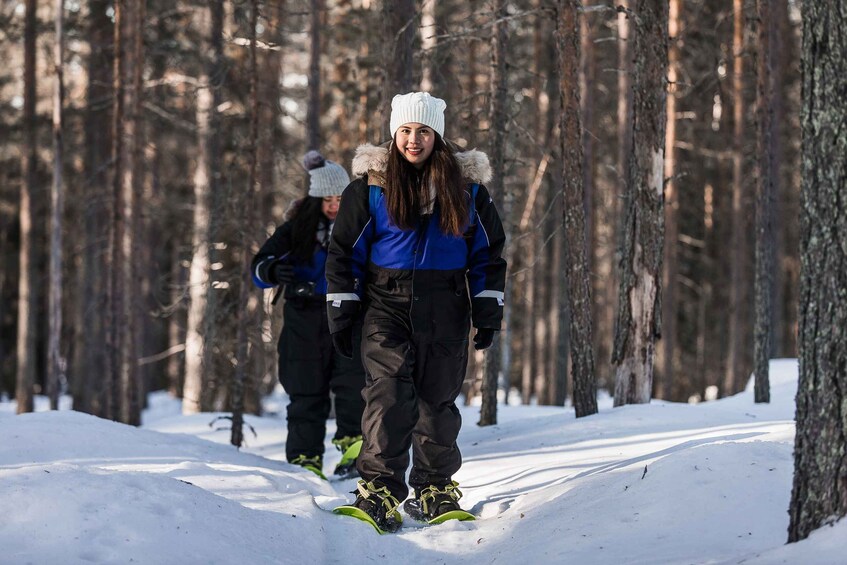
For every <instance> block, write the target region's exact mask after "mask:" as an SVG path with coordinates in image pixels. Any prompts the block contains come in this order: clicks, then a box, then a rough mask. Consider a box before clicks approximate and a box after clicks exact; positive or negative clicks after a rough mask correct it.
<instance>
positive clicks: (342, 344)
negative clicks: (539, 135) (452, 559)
mask: <svg viewBox="0 0 847 565" xmlns="http://www.w3.org/2000/svg"><path fill="white" fill-rule="evenodd" d="M445 108H446V104H445V103H444V101H443V100H441V99H439V98H435V97H433V96H431V95H430V94H429V93H426V92H413V93H409V94H405V95H398V96H395V97H394V100H393V102H392V110H391V121H390V129H391V134H392V140H391V141H390V142H389V143H388V144H386V145H383V146H379V147H375V146H372V145H365V146H362V147H359V148H358V149H357V152H356V156H355V158H354V160H353V174H354V175H357V176H358V175H361V178H358V179H356V180H354V181H353V182H352V183H351V184H350V185H349V186H348V187H347V188H346V189H345V191H344V194H343V197H342V200H341V207H340V209H339V212H338V218H337V220H336V225H335V229H334V230H333V232H332V236H331V237H330V246H329V258H328V259H327V272H326V276H327V283H328V288H327V297H326V298H327V301H328V302H329V304H330V306H329V308H328V309H327V312H328V315H329V324H330V331H331V332H332V338H333V343H334V344H335V346H336V348H337V350H338V351H339V352H340V353H342V354H343V355H346V356H350V355H351V354H353V353H355V351H356V349H357V348H356V347H355V344H354V341H353V337H352V336H353V335H354V334H353V330H354V323H355V320H357V319H359V317H360V316H361V315H362V314H363V316H364V322H363V324H364V325H363V333H362V336H363V337H362V344H361V355H362V360H363V363H364V365H365V370H366V373H367V375H366V383H365V389H364V391H363V396H364V397H365V412H364V416H363V421H362V431H363V437H364V444H363V446H362V451H361V454H360V456H359V459H358V463H357V465H358V469H359V474H360V475H361V477H362V480H361V481H360V482H359V485H358V496H357V497H356V500H355V502H353V505H352V506H353V507H355V508H350V507H344V508H342V509H339V510H338V512H339V513H351V514H356V510H355V509H358V510H360V511H363V512H365V513H367V514H368V515H369V516H370V517H371V519H372V520H373V522H374V523H375V524H376V525H377V526H378V528H379V529H380V530H382V531H394V530H396V529H397V528H398V527H399V526H400V522H401V521H402V519H401V516H400V514H399V512H398V511H397V507H398V506H399V501H402V500H404V499H405V498H406V496H407V495H408V493H409V487H408V486H407V485H406V481H405V473H406V470H407V468H408V466H409V448H410V447H411V448H412V470H411V474H410V476H409V484H410V485H411V486H412V487H413V488H414V498H413V499H410V501H407V503H406V505H404V508H405V509H406V511H407V513H408V514H410V515H413V516H415V517H418V518H419V519H421V518H422V519H425V520H427V521H433V520H436V519H437V518H438V517H439V516H441V515H443V514H445V513H446V512H450V511H458V510H460V508H459V505H458V500H459V497H460V496H461V493H460V492H459V490H458V488H456V487H457V483H456V482H455V481H453V478H452V477H453V474H454V473H456V472H457V471H458V470H459V467H460V466H461V462H462V459H461V454H460V452H459V448H458V446H457V444H456V438H457V436H458V433H459V429H460V427H461V416H460V414H459V410H458V408H457V407H456V404H455V400H456V398H457V397H458V395H459V392H460V390H461V386H462V382H463V380H464V377H465V371H466V368H467V361H468V359H467V350H468V336H469V332H470V325H471V322H472V323H473V326H474V327H475V328H476V332H475V335H474V344H475V347H476V349H485V348H487V347H489V346H490V345H491V343H492V340H493V338H494V333H495V332H496V331H497V330H499V329H500V322H501V319H502V310H503V296H504V294H503V291H504V286H505V278H506V262H505V260H504V259H503V258H502V257H501V252H502V249H503V245H504V242H505V235H504V232H503V226H502V224H501V222H500V218H499V216H498V214H497V210H496V209H495V207H494V204H493V202H492V199H491V197H490V196H489V193H488V190H487V189H486V188H485V186H483V185H482V184H481V183H483V182H486V181H487V180H489V179H490V176H491V174H490V167H489V165H488V157H487V156H486V155H485V154H484V153H482V152H480V151H476V150H471V151H461V150H459V149H458V148H457V147H455V146H453V145H452V144H449V143H448V142H446V141H445V140H444V137H443V135H444V109H445ZM410 504H411V506H410ZM410 508H413V509H414V510H415V511H416V512H415V514H413V513H412V512H411V511H410Z"/></svg>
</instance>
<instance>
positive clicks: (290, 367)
mask: <svg viewBox="0 0 847 565" xmlns="http://www.w3.org/2000/svg"><path fill="white" fill-rule="evenodd" d="M359 339H361V333H360V327H358V326H357V327H355V328H354V334H353V343H354V347H353V351H354V354H353V359H352V360H350V359H346V358H344V357H342V356H341V355H338V354H337V353H336V352H335V350H334V348H333V346H332V337H331V336H330V333H329V327H328V323H327V317H326V297H325V296H315V297H310V298H290V299H287V300H286V302H285V306H284V308H283V328H282V333H281V334H280V337H279V381H280V383H282V386H283V388H285V392H286V393H288V396H289V398H290V402H289V404H288V439H287V440H286V443H285V456H286V458H287V459H288V460H289V461H291V460H293V459H294V458H296V457H297V456H298V455H306V456H307V457H313V456H315V455H321V456H322V455H323V453H324V436H325V435H326V420H327V418H328V417H329V413H330V407H331V406H330V391H332V393H333V394H335V418H336V424H337V431H336V432H335V438H336V439H340V438H343V437H345V436H358V435H361V433H362V431H361V420H362V410H363V408H364V400H363V399H362V387H363V386H364V384H365V373H364V369H363V368H362V360H361V357H360V356H359V351H358V349H359V348H358V347H355V345H358V343H359V341H358V340H359Z"/></svg>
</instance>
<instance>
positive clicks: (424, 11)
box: [420, 0, 446, 96]
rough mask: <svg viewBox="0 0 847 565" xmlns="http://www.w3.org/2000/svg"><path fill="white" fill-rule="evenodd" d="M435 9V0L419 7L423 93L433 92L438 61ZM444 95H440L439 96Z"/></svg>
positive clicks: (436, 5)
mask: <svg viewBox="0 0 847 565" xmlns="http://www.w3.org/2000/svg"><path fill="white" fill-rule="evenodd" d="M437 8H438V1H437V0H429V1H428V2H424V3H423V4H422V5H421V30H420V32H421V51H422V53H421V90H423V91H424V92H435V90H434V86H435V79H434V76H435V68H434V67H435V64H436V63H435V61H437V59H438V58H437V57H436V53H435V49H436V46H437V40H436V39H435V36H436V27H435V11H436V9H437ZM445 95H446V94H444V93H442V94H441V96H445Z"/></svg>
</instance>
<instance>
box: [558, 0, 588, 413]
mask: <svg viewBox="0 0 847 565" xmlns="http://www.w3.org/2000/svg"><path fill="white" fill-rule="evenodd" d="M581 6H582V2H580V0H560V1H559V3H558V10H559V14H558V17H557V18H556V32H557V33H556V35H557V38H558V46H559V69H560V74H559V84H560V85H561V87H560V92H561V94H560V98H559V100H560V114H559V119H560V127H559V147H560V149H561V155H562V162H561V167H562V180H563V181H564V185H563V193H564V199H563V200H564V217H563V220H564V226H565V238H566V243H565V253H564V257H565V264H564V273H565V281H566V284H567V294H568V300H569V306H570V313H571V316H570V337H571V340H570V341H571V371H572V373H573V403H574V408H575V409H576V416H577V418H579V417H581V416H589V415H591V414H596V413H597V386H596V384H595V379H594V342H593V328H592V316H591V289H590V283H589V280H588V258H587V255H588V252H587V249H586V247H587V240H586V230H585V207H584V190H585V189H584V185H583V183H584V182H585V179H584V178H583V176H582V169H583V162H582V143H583V140H582V124H581V122H580V113H581V111H580V110H581V109H580V102H579V65H580V57H579V52H580V49H579V47H580V44H579V41H580V39H579V37H580V34H579V18H578V17H577V14H578V12H579V10H580V9H581Z"/></svg>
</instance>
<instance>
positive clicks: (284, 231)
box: [250, 222, 291, 288]
mask: <svg viewBox="0 0 847 565" xmlns="http://www.w3.org/2000/svg"><path fill="white" fill-rule="evenodd" d="M290 252H291V222H286V223H284V224H282V225H281V226H279V227H278V228H276V231H274V233H273V235H272V236H271V237H269V238H268V240H267V241H266V242H265V243H264V245H262V247H261V249H259V252H258V253H256V255H255V256H254V257H253V263H252V264H251V266H250V273H251V274H252V275H253V282H254V283H255V285H256V286H258V287H259V288H271V287H273V286H276V283H275V282H273V281H271V279H270V268H271V266H272V265H273V264H274V263H275V262H276V261H278V260H284V259H285V257H286V256H287V255H288V254H289V253H290Z"/></svg>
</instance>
